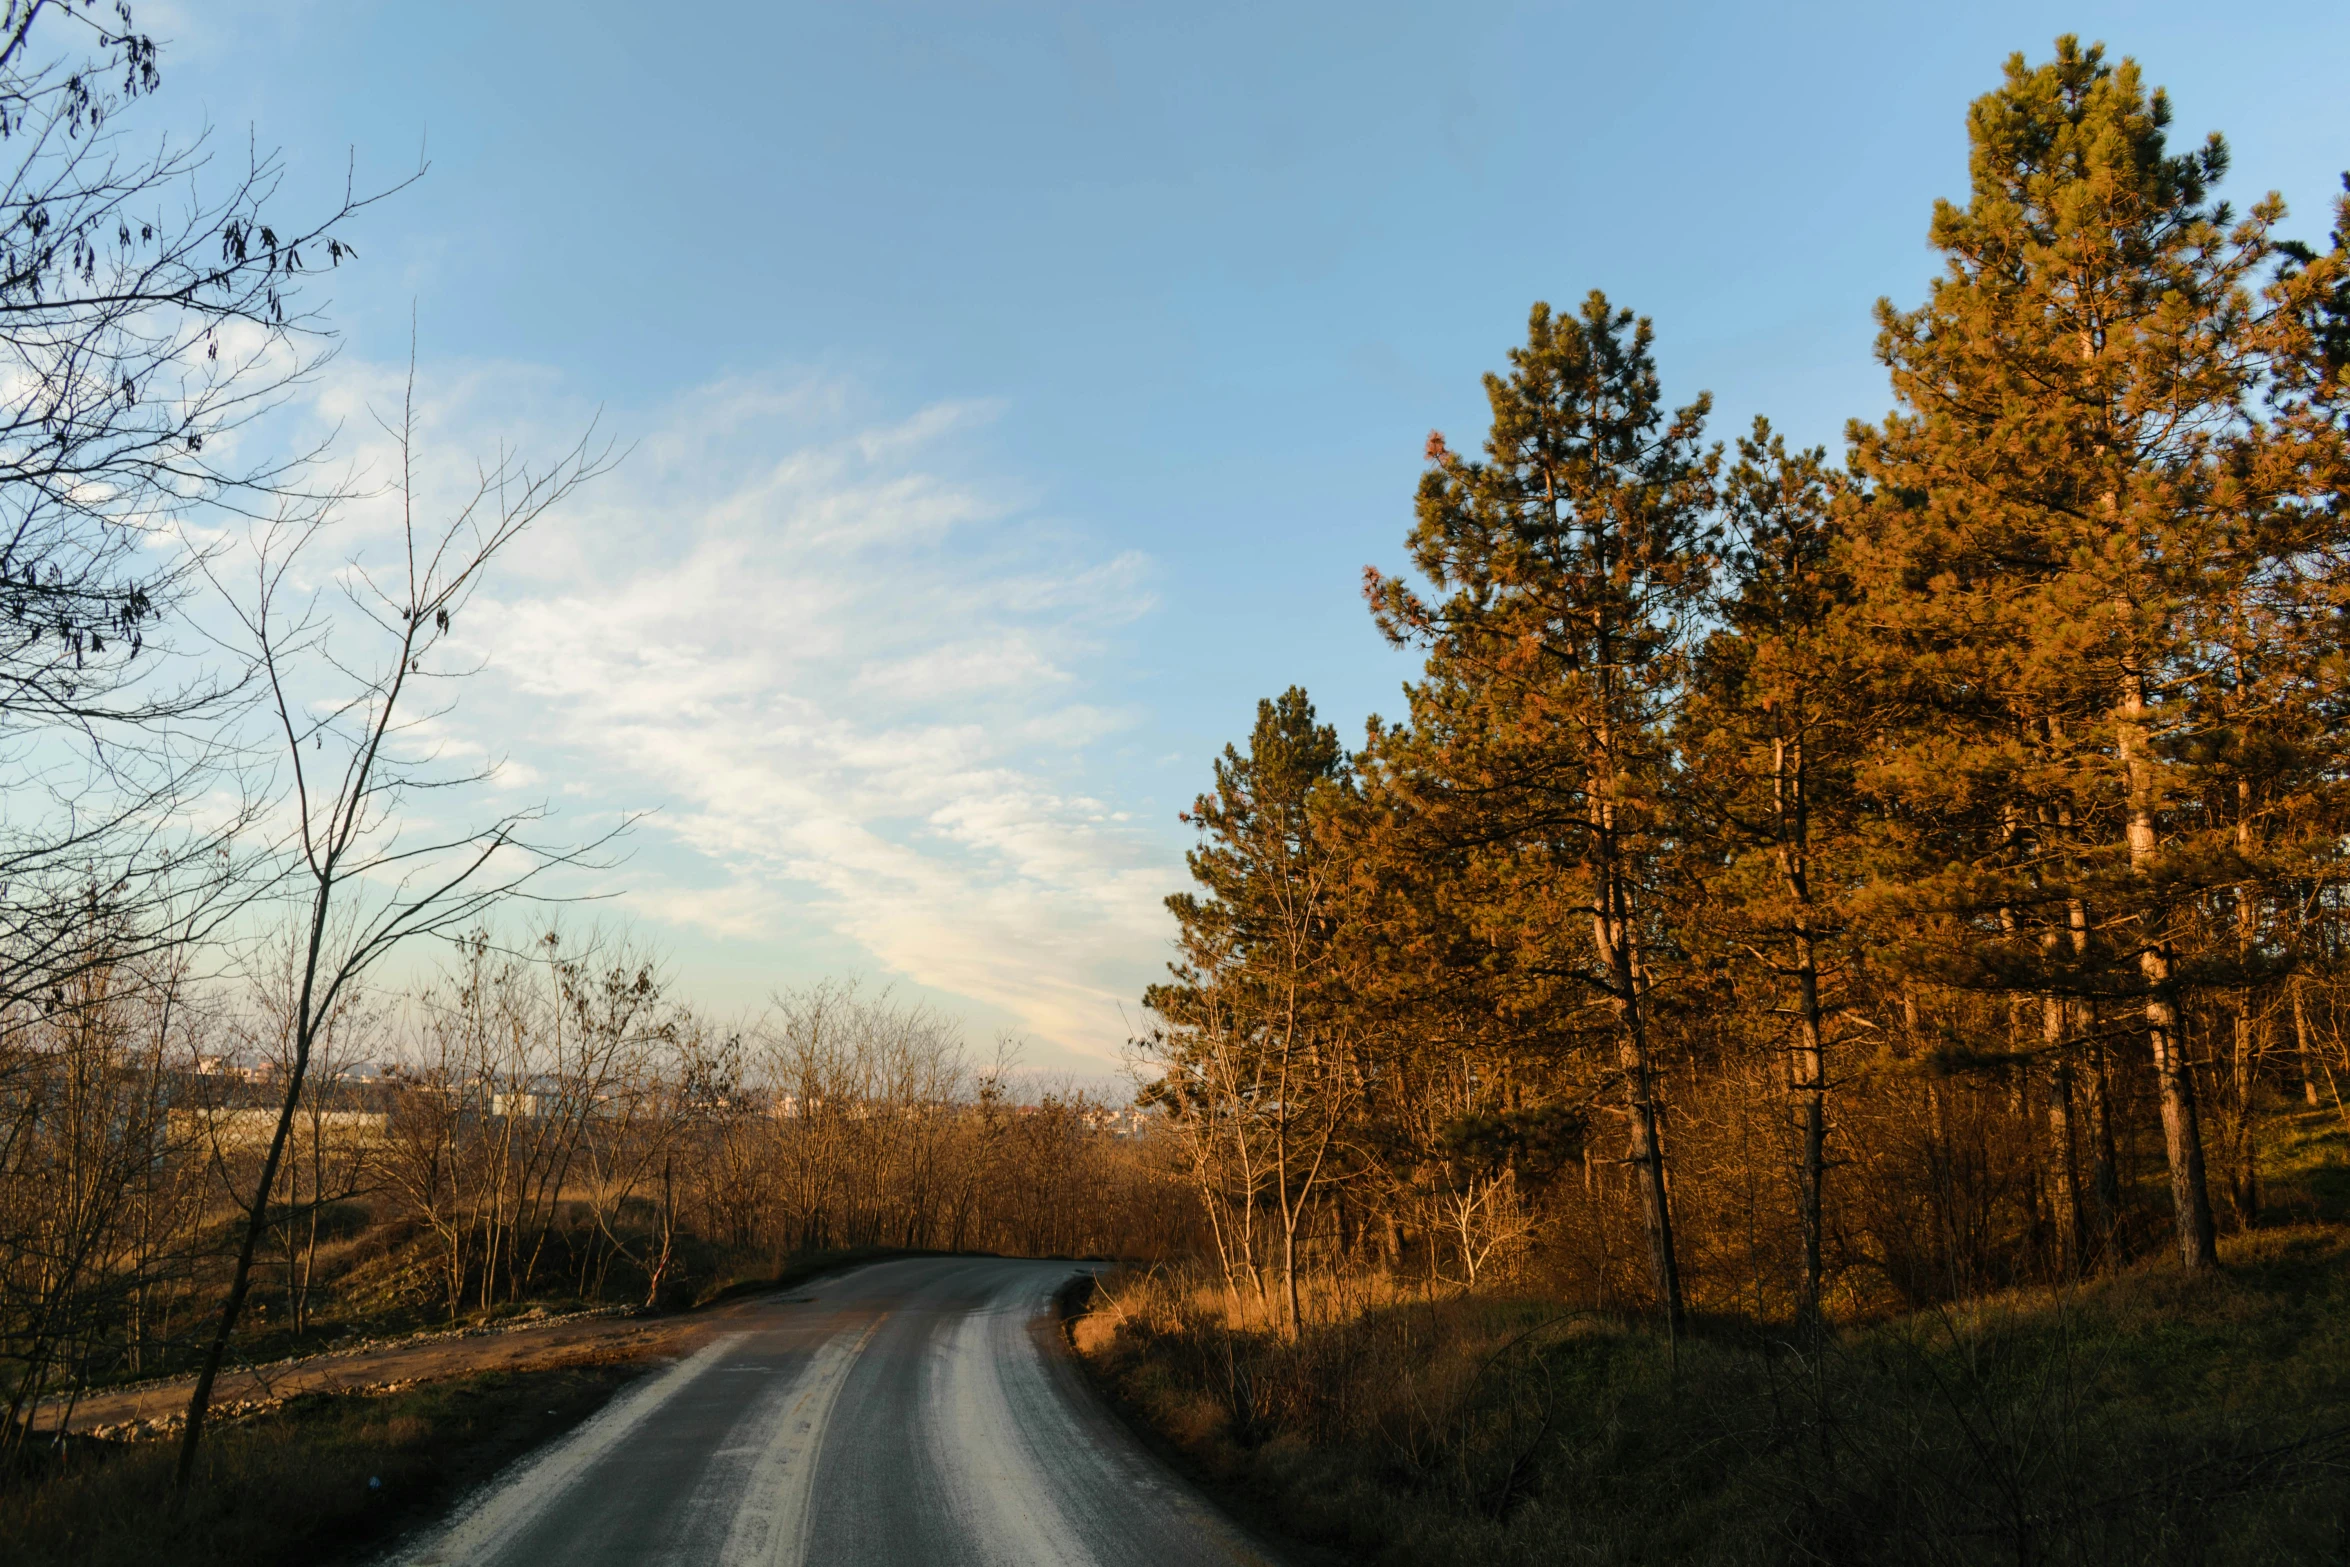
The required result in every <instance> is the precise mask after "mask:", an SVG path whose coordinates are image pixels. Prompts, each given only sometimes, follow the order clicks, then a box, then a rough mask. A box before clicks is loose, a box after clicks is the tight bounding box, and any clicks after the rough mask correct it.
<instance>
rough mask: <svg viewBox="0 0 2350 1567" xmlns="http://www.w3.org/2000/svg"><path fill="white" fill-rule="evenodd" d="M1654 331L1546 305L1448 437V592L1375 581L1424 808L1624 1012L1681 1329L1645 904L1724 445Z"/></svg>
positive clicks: (1433, 516)
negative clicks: (1663, 363)
mask: <svg viewBox="0 0 2350 1567" xmlns="http://www.w3.org/2000/svg"><path fill="white" fill-rule="evenodd" d="M1652 340H1653V331H1652V328H1651V327H1650V325H1649V323H1648V322H1647V321H1645V320H1641V321H1638V322H1635V321H1634V319H1633V317H1632V315H1631V313H1630V312H1629V311H1623V310H1618V309H1616V308H1615V307H1613V306H1611V305H1610V304H1609V303H1608V301H1607V300H1606V298H1605V297H1604V296H1603V295H1601V294H1599V293H1596V292H1594V293H1593V294H1592V295H1591V296H1590V297H1589V299H1588V300H1586V302H1585V303H1584V306H1583V308H1582V310H1581V312H1580V313H1579V314H1578V315H1576V316H1571V317H1565V316H1554V315H1553V314H1552V313H1551V311H1550V308H1549V307H1548V306H1547V305H1536V306H1535V307H1534V311H1533V314H1532V319H1531V321H1530V323H1529V326H1528V331H1527V342H1526V346H1525V347H1523V348H1520V349H1514V350H1512V351H1511V354H1510V373H1509V375H1508V376H1507V377H1503V376H1497V375H1489V376H1487V377H1486V381H1485V387H1486V396H1487V400H1488V402H1489V404H1490V405H1491V408H1492V413H1493V423H1492V428H1491V430H1490V432H1489V434H1488V435H1487V438H1486V441H1485V456H1484V460H1482V461H1476V460H1472V459H1468V458H1464V457H1461V456H1459V455H1457V454H1455V453H1454V452H1453V451H1452V450H1451V449H1450V448H1449V447H1448V446H1446V445H1445V443H1444V441H1443V439H1442V437H1440V436H1431V437H1430V438H1429V444H1428V458H1429V467H1428V471H1427V473H1426V474H1425V475H1424V476H1423V478H1422V480H1421V484H1420V494H1419V505H1418V521H1417V524H1416V526H1415V527H1414V529H1413V531H1412V535H1411V552H1412V559H1413V563H1414V564H1415V565H1416V566H1417V567H1418V569H1419V571H1420V572H1421V574H1422V575H1423V576H1424V577H1425V578H1426V579H1427V581H1428V582H1429V583H1430V584H1431V585H1432V587H1433V588H1434V590H1435V595H1434V596H1433V597H1431V598H1425V599H1424V598H1423V597H1422V596H1421V595H1420V594H1419V593H1418V592H1416V591H1415V590H1413V589H1412V588H1410V587H1409V586H1407V585H1406V584H1405V583H1403V582H1402V581H1400V580H1397V579H1393V578H1385V577H1380V576H1378V575H1377V574H1376V573H1373V574H1372V575H1371V577H1370V578H1369V580H1368V582H1367V592H1368V593H1369V595H1370V597H1371V601H1372V605H1373V609H1374V613H1375V614H1376V615H1377V617H1378V619H1379V622H1380V624H1381V626H1382V628H1383V629H1384V630H1385V631H1386V632H1387V633H1388V635H1389V636H1390V637H1391V638H1393V639H1395V640H1396V641H1397V642H1398V643H1415V644H1418V645H1421V646H1424V647H1426V648H1427V650H1428V662H1427V673H1426V678H1425V679H1424V680H1423V681H1422V682H1420V683H1419V684H1418V685H1416V686H1415V687H1413V688H1412V690H1411V702H1412V728H1413V730H1414V731H1415V733H1416V735H1417V736H1418V739H1419V741H1420V744H1421V745H1422V747H1423V748H1424V749H1423V758H1424V760H1423V767H1424V770H1425V771H1424V779H1423V789H1424V794H1425V799H1424V804H1425V806H1426V808H1427V809H1428V811H1429V813H1430V815H1431V817H1432V819H1434V820H1436V821H1437V822H1439V823H1440V824H1441V826H1440V830H1442V831H1443V832H1445V833H1446V834H1448V835H1449V836H1450V837H1451V838H1452V839H1453V840H1454V841H1456V842H1473V843H1478V844H1483V845H1488V846H1501V845H1506V846H1507V851H1508V852H1507V853H1506V854H1505V855H1503V856H1501V857H1500V860H1501V864H1502V865H1503V866H1504V867H1506V868H1507V869H1508V870H1509V871H1510V873H1511V877H1510V879H1509V880H1508V881H1507V882H1506V883H1505V890H1504V891H1503V892H1502V894H1501V903H1500V905H1499V906H1498V907H1497V908H1496V909H1495V910H1494V912H1493V913H1492V914H1490V915H1489V916H1488V923H1489V928H1491V929H1493V930H1494V932H1495V935H1496V938H1497V939H1499V938H1500V932H1501V928H1502V927H1515V928H1517V929H1518V930H1520V931H1523V932H1530V933H1536V939H1556V938H1557V937H1558V936H1563V935H1564V934H1565V933H1564V931H1563V930H1561V929H1560V926H1561V925H1562V924H1563V923H1564V921H1566V920H1572V921H1573V922H1575V923H1578V924H1580V925H1581V926H1582V928H1583V931H1584V932H1585V934H1586V937H1587V942H1588V945H1587V947H1586V948H1585V951H1586V953H1587V956H1586V957H1585V958H1584V959H1583V960H1582V961H1580V962H1579V963H1578V962H1574V961H1573V960H1572V958H1571V953H1572V948H1571V947H1570V948H1566V949H1565V950H1564V951H1562V952H1561V953H1560V955H1559V956H1558V957H1556V958H1554V959H1553V960H1552V962H1553V964H1554V965H1556V966H1559V967H1562V968H1563V969H1564V970H1565V971H1566V972H1567V973H1570V974H1571V975H1572V976H1573V978H1574V980H1575V981H1576V982H1577V983H1580V984H1581V985H1583V986H1586V987H1588V989H1589V990H1590V991H1592V992H1594V993H1595V994H1596V995H1597V996H1599V997H1601V998H1604V1001H1605V1003H1606V1006H1607V1009H1608V1012H1609V1015H1610V1017H1611V1019H1612V1032H1613V1034H1614V1045H1615V1056H1616V1067H1617V1070H1618V1071H1619V1073H1620V1074H1621V1079H1622V1094H1623V1106H1624V1115H1625V1120H1626V1122H1627V1127H1628V1137H1627V1142H1628V1154H1627V1159H1628V1162H1629V1163H1630V1164H1631V1165H1632V1167H1633V1168H1634V1170H1635V1172H1636V1176H1637V1179H1638V1182H1639V1188H1640V1193H1641V1202H1642V1209H1643V1219H1644V1221H1645V1224H1646V1228H1647V1232H1648V1241H1649V1256H1650V1272H1651V1279H1652V1283H1653V1285H1654V1288H1655V1292H1656V1298H1657V1302H1658V1305H1659V1307H1660V1308H1661V1309H1662V1311H1663V1313H1664V1315H1665V1319H1666V1321H1667V1323H1668V1325H1671V1326H1676V1327H1677V1326H1678V1324H1679V1321H1680V1317H1681V1309H1682V1291H1681V1281H1680V1263H1679V1258H1678V1255H1677V1253H1676V1250H1675V1247H1674V1242H1673V1228H1672V1208H1671V1201H1670V1195H1669V1188H1668V1185H1667V1182H1666V1177H1665V1153H1664V1146H1663V1140H1662V1108H1661V1104H1660V1100H1659V1094H1658V1087H1657V1077H1656V1068H1655V1063H1654V1060H1653V1051H1652V1047H1651V1040H1650V1032H1651V1018H1650V1011H1651V1002H1650V995H1651V991H1652V989H1653V984H1654V978H1655V965H1656V963H1657V961H1658V959H1659V957H1660V952H1659V950H1658V949H1659V945H1660V943H1659V940H1658V937H1659V932H1658V929H1657V926H1656V924H1655V918H1654V916H1655V911H1654V910H1653V909H1652V908H1651V907H1649V906H1648V905H1647V902H1646V900H1645V899H1644V897H1643V892H1644V888H1645V885H1646V882H1647V878H1648V870H1649V866H1650V864H1651V862H1652V858H1653V855H1654V853H1655V851H1656V849H1657V847H1658V845H1659V843H1660V841H1661V840H1662V838H1663V837H1664V836H1665V835H1666V833H1667V831H1668V824H1667V822H1666V820H1665V813H1664V810H1663V807H1662V803H1661V799H1660V788H1661V785H1662V782H1663V777H1664V774H1665V772H1666V771H1667V770H1668V769H1669V767H1670V765H1671V764H1670V745H1669V730H1670V726H1671V724H1672V721H1673V715H1674V706H1675V703H1676V702H1677V700H1678V697H1679V693H1680V689H1681V680H1682V673H1683V667H1684V665H1685V662H1686V655H1687V645H1688V641H1689V639H1690V636H1691V634H1692V629H1693V625H1694V621H1695V617H1696V615H1697V613H1698V612H1699V609H1700V606H1701V598H1702V594H1703V592H1704V589H1705V585H1706V581H1707V572H1708V569H1709V557H1708V555H1707V554H1706V550H1705V539H1706V531H1707V526H1708V517H1709V512H1710V508H1711V504H1712V498H1713V476H1714V473H1715V470H1716V466H1717V461H1718V459H1717V457H1716V455H1715V454H1713V453H1710V452H1708V451H1706V450H1704V449H1703V448H1702V446H1701V444H1700V442H1701V436H1702V432H1703V426H1704V420H1705V415H1706V411H1707V407H1708V403H1707V400H1706V399H1705V398H1703V397H1701V398H1699V400H1698V401H1697V402H1695V403H1693V404H1691V405H1690V406H1688V407H1685V408H1681V409H1678V410H1674V411H1670V412H1668V410H1667V409H1666V407H1665V404H1664V401H1663V397H1662V394H1661V391H1660V388H1659V384H1658V379H1657V373H1656V366H1655V362H1654V359H1653V357H1652V355H1651V343H1652Z"/></svg>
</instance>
